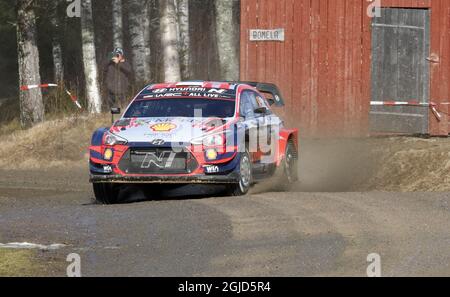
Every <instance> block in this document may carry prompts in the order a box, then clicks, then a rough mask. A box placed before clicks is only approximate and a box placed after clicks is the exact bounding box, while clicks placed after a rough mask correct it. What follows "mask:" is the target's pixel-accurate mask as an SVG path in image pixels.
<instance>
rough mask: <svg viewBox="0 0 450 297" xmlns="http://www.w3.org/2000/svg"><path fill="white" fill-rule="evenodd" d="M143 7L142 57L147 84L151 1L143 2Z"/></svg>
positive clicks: (149, 61)
mask: <svg viewBox="0 0 450 297" xmlns="http://www.w3.org/2000/svg"><path fill="white" fill-rule="evenodd" d="M145 2H146V3H145V6H144V11H143V16H142V17H143V20H142V25H143V28H142V32H143V33H144V44H145V48H144V55H145V78H146V83H148V82H149V81H150V79H151V75H152V73H151V67H150V65H151V64H152V57H151V54H152V52H151V48H150V42H151V36H150V34H151V33H150V32H151V30H150V25H151V24H150V5H151V4H152V2H153V1H152V0H146V1H145Z"/></svg>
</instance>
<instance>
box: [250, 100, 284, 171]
mask: <svg viewBox="0 0 450 297" xmlns="http://www.w3.org/2000/svg"><path fill="white" fill-rule="evenodd" d="M255 95H256V97H255V99H256V100H255V101H256V105H257V107H256V108H257V109H262V110H265V112H264V113H259V114H257V115H256V117H257V119H258V129H259V149H260V151H261V155H262V159H261V161H262V163H264V164H272V163H274V162H275V154H276V147H275V145H277V143H278V142H277V140H278V139H277V135H278V132H279V128H280V121H279V118H278V117H277V116H275V115H274V114H273V113H272V111H271V110H270V105H269V103H268V102H267V100H266V99H265V98H264V97H263V96H262V95H260V94H258V93H256V94H255Z"/></svg>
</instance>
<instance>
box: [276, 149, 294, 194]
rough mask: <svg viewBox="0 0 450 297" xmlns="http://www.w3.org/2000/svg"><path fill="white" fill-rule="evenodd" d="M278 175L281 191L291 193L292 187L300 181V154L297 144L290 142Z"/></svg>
mask: <svg viewBox="0 0 450 297" xmlns="http://www.w3.org/2000/svg"><path fill="white" fill-rule="evenodd" d="M280 169H281V170H280V171H281V172H280V174H279V175H278V185H279V189H280V190H281V191H289V190H290V189H291V187H292V185H293V184H294V183H295V182H297V181H298V153H297V150H296V149H295V144H294V143H293V142H292V141H289V143H288V145H287V147H286V153H285V157H284V160H283V162H282V164H281V168H280Z"/></svg>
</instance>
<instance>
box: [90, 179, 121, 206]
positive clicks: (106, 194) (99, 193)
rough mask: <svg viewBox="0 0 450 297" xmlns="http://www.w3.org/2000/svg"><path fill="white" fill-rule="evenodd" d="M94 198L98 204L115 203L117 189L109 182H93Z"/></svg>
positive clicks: (117, 195) (117, 194)
mask: <svg viewBox="0 0 450 297" xmlns="http://www.w3.org/2000/svg"><path fill="white" fill-rule="evenodd" d="M93 188H94V195H95V200H96V201H97V202H98V203H100V204H115V203H117V202H118V197H119V190H118V189H117V188H116V187H115V186H114V185H113V184H109V183H100V184H93Z"/></svg>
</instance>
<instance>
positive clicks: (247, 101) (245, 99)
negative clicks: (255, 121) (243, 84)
mask: <svg viewBox="0 0 450 297" xmlns="http://www.w3.org/2000/svg"><path fill="white" fill-rule="evenodd" d="M255 109H256V96H255V93H253V92H251V91H244V92H242V94H241V106H240V107H239V110H240V114H241V116H243V117H245V118H254V117H255V112H254V111H255Z"/></svg>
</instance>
